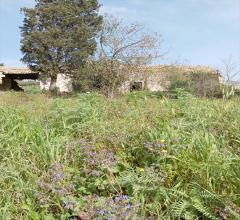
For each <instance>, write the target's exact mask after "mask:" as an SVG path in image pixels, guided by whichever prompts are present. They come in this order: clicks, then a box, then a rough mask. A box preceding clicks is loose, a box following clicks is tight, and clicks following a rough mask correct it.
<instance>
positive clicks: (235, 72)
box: [222, 55, 240, 83]
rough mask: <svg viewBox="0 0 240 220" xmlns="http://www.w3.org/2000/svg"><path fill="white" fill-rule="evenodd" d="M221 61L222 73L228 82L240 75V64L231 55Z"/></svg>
mask: <svg viewBox="0 0 240 220" xmlns="http://www.w3.org/2000/svg"><path fill="white" fill-rule="evenodd" d="M222 63H223V73H224V75H225V77H226V80H227V82H228V83H230V82H231V81H232V80H233V79H234V78H236V77H237V78H238V79H239V77H240V64H239V63H237V62H235V61H234V60H233V57H232V55H230V56H229V57H228V59H225V60H222Z"/></svg>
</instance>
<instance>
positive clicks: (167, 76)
mask: <svg viewBox="0 0 240 220" xmlns="http://www.w3.org/2000/svg"><path fill="white" fill-rule="evenodd" d="M39 76H40V74H39V73H37V72H33V71H31V70H30V69H28V68H8V67H0V90H4V91H6V90H17V91H21V90H22V89H21V88H20V87H19V86H18V83H17V82H18V81H19V80H29V79H31V80H39ZM193 76H197V77H198V78H197V80H198V83H206V81H207V82H208V83H211V84H214V85H216V84H221V83H223V82H224V78H223V77H222V75H221V74H220V72H219V71H218V70H216V69H214V68H211V67H207V66H189V65H157V66H145V67H141V68H140V69H139V70H138V71H137V72H134V73H132V74H130V75H129V77H128V80H126V81H125V82H124V83H123V85H122V86H121V88H120V89H119V90H120V91H121V92H123V93H125V92H131V91H134V90H149V91H167V90H168V89H169V87H170V86H171V82H172V81H173V80H186V79H191V78H192V77H193ZM39 84H40V87H41V89H42V90H48V89H49V87H50V80H48V79H47V80H45V81H42V80H39ZM56 87H57V88H58V90H59V91H60V92H71V91H72V90H73V86H72V80H71V78H70V77H69V76H67V75H64V74H58V76H57V81H56Z"/></svg>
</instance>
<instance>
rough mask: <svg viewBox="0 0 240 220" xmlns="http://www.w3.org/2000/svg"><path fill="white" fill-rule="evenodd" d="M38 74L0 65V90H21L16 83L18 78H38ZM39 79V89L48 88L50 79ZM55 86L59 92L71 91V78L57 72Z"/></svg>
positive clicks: (26, 69) (25, 69)
mask: <svg viewBox="0 0 240 220" xmlns="http://www.w3.org/2000/svg"><path fill="white" fill-rule="evenodd" d="M39 76H40V74H39V73H37V72H33V71H31V70H30V69H28V68H15V67H5V66H1V67H0V90H1V91H7V90H16V91H23V89H22V88H21V87H20V86H19V85H18V83H17V81H19V80H30V79H31V80H39ZM39 81H40V87H41V90H49V87H50V80H49V79H47V80H46V81H45V82H43V81H41V80H39ZM56 87H57V89H58V90H59V92H61V93H64V92H72V90H73V88H72V80H71V78H70V77H69V76H66V75H64V74H58V76H57V81H56Z"/></svg>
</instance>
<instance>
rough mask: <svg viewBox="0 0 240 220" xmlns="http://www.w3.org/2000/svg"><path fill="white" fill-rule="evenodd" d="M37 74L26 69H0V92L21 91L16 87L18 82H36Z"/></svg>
mask: <svg viewBox="0 0 240 220" xmlns="http://www.w3.org/2000/svg"><path fill="white" fill-rule="evenodd" d="M38 76H39V74H38V73H35V72H32V71H31V70H29V69H28V68H14V67H5V66H1V67H0V90H1V91H7V90H16V91H23V89H22V88H21V87H20V86H19V85H18V83H17V81H18V80H26V79H31V80H36V79H37V78H38Z"/></svg>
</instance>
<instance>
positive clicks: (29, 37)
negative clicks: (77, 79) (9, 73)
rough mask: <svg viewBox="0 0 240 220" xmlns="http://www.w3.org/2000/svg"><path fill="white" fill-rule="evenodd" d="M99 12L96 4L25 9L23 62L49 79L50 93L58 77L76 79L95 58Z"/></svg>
mask: <svg viewBox="0 0 240 220" xmlns="http://www.w3.org/2000/svg"><path fill="white" fill-rule="evenodd" d="M98 9H99V4H98V1H97V0H91V1H88V0H84V1H82V0H68V1H62V0H57V1H56V0H48V1H46V0H37V1H36V6H35V8H33V9H30V8H23V9H22V11H23V12H24V15H25V19H24V23H23V26H22V27H21V31H22V41H21V43H22V46H21V50H22V52H23V53H24V56H23V59H22V61H23V62H24V63H26V64H28V65H29V67H30V68H31V69H32V70H34V71H38V72H40V73H41V76H42V77H45V78H47V77H50V79H51V85H50V90H54V89H55V84H56V79H57V75H58V74H70V75H74V73H76V70H78V69H79V68H80V67H81V66H83V64H84V63H85V62H86V59H87V58H88V57H89V56H90V55H93V54H94V52H95V50H96V39H95V37H96V35H97V33H98V32H99V31H100V28H101V23H102V17H101V16H99V15H98Z"/></svg>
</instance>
